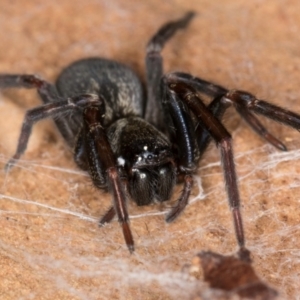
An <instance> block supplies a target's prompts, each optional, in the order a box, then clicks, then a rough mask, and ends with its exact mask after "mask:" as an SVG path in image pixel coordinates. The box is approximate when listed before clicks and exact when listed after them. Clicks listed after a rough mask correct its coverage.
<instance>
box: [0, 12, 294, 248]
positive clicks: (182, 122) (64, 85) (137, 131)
mask: <svg viewBox="0 0 300 300" xmlns="http://www.w3.org/2000/svg"><path fill="white" fill-rule="evenodd" d="M193 16H194V13H193V12H189V13H187V14H186V15H185V16H183V18H181V19H179V20H177V21H174V22H169V23H166V24H165V25H164V26H162V27H161V28H160V29H159V30H158V32H157V33H156V34H155V35H154V36H153V37H152V38H151V39H150V41H149V43H148V46H147V54H146V77H147V78H146V79H147V99H144V97H143V86H142V84H141V81H140V80H139V78H138V77H137V75H136V74H135V73H134V72H133V71H132V70H131V69H130V68H128V67H126V66H124V65H122V64H120V63H118V62H115V61H113V60H108V59H103V58H88V59H82V60H79V61H76V62H75V63H73V64H71V65H70V66H68V67H67V68H65V69H64V70H63V71H62V73H61V74H60V75H59V77H58V79H57V81H56V84H55V85H53V84H50V83H48V82H47V81H45V80H42V79H40V78H38V77H36V76H34V75H10V74H3V75H0V88H35V89H37V92H38V94H39V95H40V97H41V99H42V101H43V103H44V104H43V105H41V106H39V107H36V108H33V109H31V110H29V111H27V113H26V116H25V119H24V122H23V126H22V129H21V134H20V137H19V142H18V146H17V150H16V153H15V155H14V156H13V157H12V158H11V159H10V160H9V161H8V163H7V165H6V170H8V169H9V168H11V167H12V166H13V164H14V163H15V162H16V160H18V159H19V158H20V156H21V155H22V154H23V153H24V151H25V150H26V146H27V143H28V139H29V137H30V134H31V129H32V126H33V124H34V123H35V122H37V121H39V120H41V119H45V118H48V117H51V118H53V119H54V121H55V123H56V125H57V127H58V129H59V131H60V133H61V134H62V136H63V137H64V139H65V140H66V142H67V143H68V145H69V146H70V147H71V148H72V149H74V159H75V161H76V163H77V164H78V166H79V167H80V168H82V169H83V170H86V171H88V173H89V174H90V177H91V179H92V181H93V184H94V185H95V186H96V187H97V188H100V189H108V190H109V191H110V192H111V193H112V198H113V205H112V207H111V208H110V209H109V210H108V211H107V213H106V214H105V215H104V216H103V217H102V218H101V220H100V225H103V224H105V223H107V222H110V221H111V220H112V219H113V218H114V217H115V215H117V217H118V220H119V222H120V224H121V227H122V230H123V235H124V238H125V241H126V244H127V247H128V249H129V251H130V252H133V251H134V241H133V237H132V233H131V229H130V226H129V217H128V212H127V207H126V201H127V194H129V196H130V198H131V199H132V200H134V201H135V202H136V203H137V205H148V204H151V203H153V202H154V201H157V202H163V201H166V200H169V199H170V197H171V195H172V191H173V188H174V186H175V184H176V183H178V182H180V181H183V191H182V193H181V195H180V197H179V199H178V201H177V204H176V205H175V207H173V208H172V209H171V210H170V212H169V213H168V214H167V216H166V221H167V222H171V221H173V220H174V219H176V218H177V217H178V215H179V214H180V213H181V212H182V211H183V210H184V208H185V207H186V205H187V204H188V199H189V196H190V193H191V190H192V186H193V175H194V173H195V172H196V170H197V165H198V162H199V160H200V158H201V155H202V153H203V152H204V151H205V150H206V148H207V146H208V144H209V142H210V141H211V140H212V139H213V140H214V141H215V142H216V143H217V145H218V146H219V148H220V152H221V160H222V164H223V169H224V178H225V184H226V189H227V194H228V199H229V205H230V209H231V211H232V215H233V221H234V228H235V233H236V238H237V242H238V245H239V247H240V249H241V250H243V249H245V239H244V230H243V223H242V217H241V213H240V196H239V192H238V186H237V176H236V172H235V166H234V160H233V150H232V139H231V135H230V134H229V133H228V131H227V130H226V128H225V127H224V126H223V125H222V123H221V121H220V119H221V118H222V116H223V114H224V112H225V110H226V109H227V108H228V107H229V106H230V105H233V106H234V107H235V109H236V110H237V111H238V113H239V114H240V115H241V116H242V118H243V119H245V120H246V122H247V123H248V124H249V125H250V126H251V127H252V128H253V129H254V130H255V131H256V132H257V133H258V134H259V135H260V136H261V137H263V138H264V139H266V140H267V141H268V142H269V143H271V144H272V145H273V146H275V147H277V148H278V149H280V150H286V147H285V146H284V145H283V144H282V143H281V142H280V141H279V140H277V139H276V138H275V137H274V136H273V135H271V134H270V133H269V132H268V131H267V130H266V129H265V128H264V126H263V125H262V124H261V123H260V122H259V121H258V119H257V118H256V117H255V116H254V115H253V114H252V112H254V113H258V114H262V115H264V116H266V117H269V118H271V119H274V120H276V121H278V122H282V123H283V124H285V125H289V126H291V127H294V128H296V129H299V128H300V115H297V114H295V113H293V112H291V111H288V110H286V109H283V108H280V107H278V106H275V105H272V104H269V103H267V102H265V101H262V100H258V99H256V98H255V96H253V95H251V94H250V93H247V92H243V91H238V90H231V91H229V90H227V89H226V88H224V87H221V86H219V85H215V84H213V83H211V82H207V81H205V80H202V79H200V78H196V77H193V76H191V75H189V74H186V73H179V72H176V73H171V74H167V75H163V65H162V57H161V50H162V48H163V46H164V44H165V43H166V42H167V41H168V40H169V38H171V37H172V36H173V35H174V34H175V33H176V32H177V31H178V30H179V29H183V28H185V27H187V25H188V24H189V23H190V21H191V19H192V18H193ZM199 94H205V95H208V96H209V97H211V98H212V99H213V100H212V101H211V103H210V104H209V105H208V106H206V105H204V103H203V102H202V100H201V98H200V95H199Z"/></svg>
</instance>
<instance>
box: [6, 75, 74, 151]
mask: <svg viewBox="0 0 300 300" xmlns="http://www.w3.org/2000/svg"><path fill="white" fill-rule="evenodd" d="M6 88H27V89H37V92H38V94H39V96H40V97H41V99H42V101H43V103H44V104H47V103H52V102H59V101H62V100H65V99H62V98H61V97H60V96H59V95H58V92H57V89H56V87H55V86H54V85H53V84H50V83H48V82H47V81H45V80H43V79H40V78H39V77H37V76H35V75H26V74H1V75H0V89H6ZM77 118H80V116H78V115H76V112H74V114H73V115H72V116H70V117H69V122H68V123H66V122H65V120H64V118H63V117H59V116H57V117H56V118H55V119H54V122H55V123H56V125H57V127H58V129H59V131H60V133H61V134H62V136H63V137H64V139H65V140H66V141H67V143H68V144H69V146H70V148H73V147H74V146H75V145H74V142H75V141H76V136H77V133H78V132H77V128H78V126H77V123H76V119H77ZM74 122H75V125H74V124H73V123H74ZM74 127H75V130H74Z"/></svg>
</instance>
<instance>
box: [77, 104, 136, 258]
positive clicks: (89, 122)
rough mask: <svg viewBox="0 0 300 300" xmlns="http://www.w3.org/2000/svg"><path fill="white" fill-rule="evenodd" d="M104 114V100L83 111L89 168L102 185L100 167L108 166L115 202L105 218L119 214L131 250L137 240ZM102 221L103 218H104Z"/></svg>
mask: <svg viewBox="0 0 300 300" xmlns="http://www.w3.org/2000/svg"><path fill="white" fill-rule="evenodd" d="M104 115H105V107H104V101H102V102H101V103H100V102H98V103H91V104H88V105H87V106H86V107H85V108H84V111H83V119H84V131H85V146H86V149H87V153H90V155H88V157H87V159H88V163H89V172H90V175H91V178H92V181H93V183H94V184H95V185H96V186H98V187H100V188H101V170H103V169H104V170H106V175H107V183H108V187H109V189H110V190H111V191H112V193H113V200H114V203H113V204H114V206H113V208H111V209H110V210H109V212H110V213H109V214H106V215H105V216H106V219H105V220H104V221H110V220H111V219H112V218H113V217H114V214H115V213H116V214H117V216H118V219H119V222H120V224H121V226H122V230H123V235H124V239H125V242H126V245H127V247H128V249H129V251H130V253H132V252H133V251H134V241H133V237H132V233H131V230H130V226H129V217H128V212H127V207H126V195H125V190H124V187H123V184H122V182H121V179H120V176H119V173H118V168H117V164H116V161H115V156H114V154H113V152H112V149H111V146H110V144H109V142H108V139H107V136H106V133H105V130H104V126H103V118H104ZM99 182H100V186H99ZM101 221H103V218H102V219H101ZM101 221H100V224H101Z"/></svg>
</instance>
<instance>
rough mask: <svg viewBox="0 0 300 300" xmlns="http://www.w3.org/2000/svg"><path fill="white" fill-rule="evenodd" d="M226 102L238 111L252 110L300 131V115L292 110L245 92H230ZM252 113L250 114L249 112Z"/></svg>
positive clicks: (225, 97)
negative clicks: (230, 103)
mask: <svg viewBox="0 0 300 300" xmlns="http://www.w3.org/2000/svg"><path fill="white" fill-rule="evenodd" d="M224 99H225V100H229V101H231V102H232V103H233V104H234V105H235V106H236V107H237V110H239V109H241V110H246V111H247V110H251V111H253V112H254V113H257V114H261V115H263V116H265V117H267V118H270V119H273V120H275V121H277V122H280V123H283V124H284V125H287V126H290V127H292V128H295V129H297V130H300V115H299V114H296V113H294V112H292V111H290V110H287V109H285V108H282V107H280V106H277V105H273V104H271V103H268V102H266V101H263V100H259V99H257V98H256V97H255V96H254V95H252V94H250V93H248V92H244V91H236V90H233V91H229V92H228V93H227V94H226V95H224ZM249 113H250V112H249Z"/></svg>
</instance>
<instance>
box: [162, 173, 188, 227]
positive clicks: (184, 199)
mask: <svg viewBox="0 0 300 300" xmlns="http://www.w3.org/2000/svg"><path fill="white" fill-rule="evenodd" d="M193 184H194V179H193V176H192V175H191V174H187V175H185V177H184V185H183V190H182V194H181V195H180V197H179V199H178V200H177V204H176V206H174V207H173V208H172V209H171V210H170V211H169V213H168V214H167V216H166V222H168V223H171V222H173V221H174V220H175V219H176V218H177V217H178V216H179V215H180V214H181V212H182V211H183V210H184V209H185V207H186V206H187V204H188V200H189V197H190V194H191V191H192V188H193Z"/></svg>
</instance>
